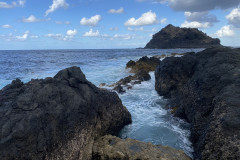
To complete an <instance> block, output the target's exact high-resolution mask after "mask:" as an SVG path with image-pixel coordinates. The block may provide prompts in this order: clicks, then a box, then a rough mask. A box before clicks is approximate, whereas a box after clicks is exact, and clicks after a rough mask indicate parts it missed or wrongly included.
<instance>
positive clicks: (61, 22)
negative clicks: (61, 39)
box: [55, 21, 71, 25]
mask: <svg viewBox="0 0 240 160" xmlns="http://www.w3.org/2000/svg"><path fill="white" fill-rule="evenodd" d="M55 23H56V24H67V25H69V24H71V22H70V21H55Z"/></svg>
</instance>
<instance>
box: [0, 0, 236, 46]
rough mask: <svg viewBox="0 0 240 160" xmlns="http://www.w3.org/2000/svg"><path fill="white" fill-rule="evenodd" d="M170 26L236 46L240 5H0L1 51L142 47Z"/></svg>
mask: <svg viewBox="0 0 240 160" xmlns="http://www.w3.org/2000/svg"><path fill="white" fill-rule="evenodd" d="M168 24H173V25H174V26H179V27H187V28H189V27H191V28H198V29H199V30H201V31H203V32H205V33H207V34H208V35H209V36H211V37H214V38H219V39H220V40H221V44H223V45H226V46H240V0H0V50H18V49H19V50H22V49H113V48H116V49H118V48H137V47H144V46H145V45H146V43H147V42H148V41H149V40H150V39H151V38H152V35H153V34H155V33H157V32H158V31H160V30H161V29H162V28H164V27H165V26H166V25H168Z"/></svg>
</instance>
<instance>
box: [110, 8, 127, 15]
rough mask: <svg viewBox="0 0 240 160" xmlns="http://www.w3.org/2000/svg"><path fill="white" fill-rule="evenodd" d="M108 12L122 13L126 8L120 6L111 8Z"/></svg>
mask: <svg viewBox="0 0 240 160" xmlns="http://www.w3.org/2000/svg"><path fill="white" fill-rule="evenodd" d="M108 12H109V13H112V14H121V13H123V12H124V8H123V7H121V8H119V9H110V10H109V11H108Z"/></svg>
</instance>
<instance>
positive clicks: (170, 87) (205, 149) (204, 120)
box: [155, 47, 240, 160]
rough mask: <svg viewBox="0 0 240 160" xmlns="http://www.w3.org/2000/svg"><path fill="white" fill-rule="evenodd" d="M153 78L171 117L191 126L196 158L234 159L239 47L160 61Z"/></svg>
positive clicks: (239, 136) (238, 134) (239, 126)
mask: <svg viewBox="0 0 240 160" xmlns="http://www.w3.org/2000/svg"><path fill="white" fill-rule="evenodd" d="M155 77H156V83H155V88H156V90H157V92H158V93H159V94H160V95H162V96H164V97H166V98H169V99H170V104H171V106H172V107H173V108H175V109H176V111H175V116H179V117H181V118H185V119H186V120H187V121H189V122H190V123H191V125H192V127H191V141H192V143H193V146H194V158H195V159H204V160H213V159H218V160H226V159H239V157H240V49H230V48H226V47H218V48H210V49H206V50H204V51H202V52H199V53H196V54H193V53H192V54H187V55H185V56H183V57H179V58H176V57H170V58H165V59H164V60H163V61H162V62H161V64H160V65H159V66H158V68H157V69H156V71H155Z"/></svg>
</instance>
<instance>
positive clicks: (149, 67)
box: [126, 56, 161, 73]
mask: <svg viewBox="0 0 240 160" xmlns="http://www.w3.org/2000/svg"><path fill="white" fill-rule="evenodd" d="M160 62H161V61H160V60H159V58H156V57H150V58H149V57H147V56H143V57H142V58H140V59H139V60H137V61H136V62H135V61H133V60H130V61H128V63H127V64H126V68H130V69H131V70H130V72H132V73H137V72H139V71H141V70H144V71H146V72H150V71H155V69H156V67H157V66H158V65H159V63H160Z"/></svg>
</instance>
